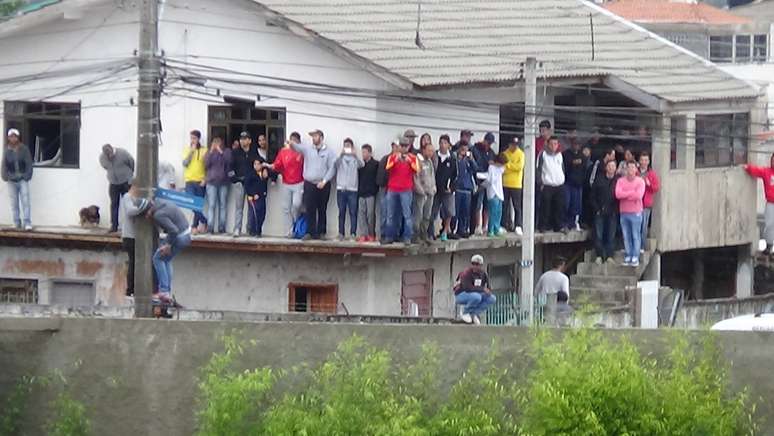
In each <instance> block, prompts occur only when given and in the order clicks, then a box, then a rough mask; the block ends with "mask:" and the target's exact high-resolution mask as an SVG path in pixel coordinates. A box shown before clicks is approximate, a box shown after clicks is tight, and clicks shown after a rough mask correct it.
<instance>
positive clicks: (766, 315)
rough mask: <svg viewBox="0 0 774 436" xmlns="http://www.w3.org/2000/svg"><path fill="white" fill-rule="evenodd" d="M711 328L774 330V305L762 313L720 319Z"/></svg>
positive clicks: (721, 329)
mask: <svg viewBox="0 0 774 436" xmlns="http://www.w3.org/2000/svg"><path fill="white" fill-rule="evenodd" d="M710 330H718V331H738V332H774V305H770V306H769V307H767V308H766V310H764V311H763V312H761V313H756V314H755V315H742V316H737V317H734V318H731V319H726V320H723V321H720V322H719V323H717V324H715V325H713V326H712V328H711V329H710Z"/></svg>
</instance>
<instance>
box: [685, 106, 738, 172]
mask: <svg viewBox="0 0 774 436" xmlns="http://www.w3.org/2000/svg"><path fill="white" fill-rule="evenodd" d="M749 128H750V116H749V114H747V113H735V114H720V115H696V168H707V167H721V166H731V165H741V164H744V163H747V139H748V134H749Z"/></svg>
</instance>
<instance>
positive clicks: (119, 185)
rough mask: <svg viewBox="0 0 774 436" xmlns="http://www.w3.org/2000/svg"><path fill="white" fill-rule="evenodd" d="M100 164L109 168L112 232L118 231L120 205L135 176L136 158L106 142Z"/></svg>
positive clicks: (106, 168) (100, 156)
mask: <svg viewBox="0 0 774 436" xmlns="http://www.w3.org/2000/svg"><path fill="white" fill-rule="evenodd" d="M99 164H100V165H102V168H104V169H105V170H107V178H108V182H109V183H110V189H109V190H108V195H109V196H110V232H111V233H112V232H117V231H118V205H119V201H120V200H121V196H122V195H124V194H126V193H127V192H128V191H129V182H130V181H131V180H132V178H134V158H133V157H132V155H131V154H129V152H128V151H126V150H124V149H123V148H118V147H113V146H112V145H110V144H105V145H103V146H102V154H100V155H99Z"/></svg>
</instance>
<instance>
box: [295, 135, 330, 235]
mask: <svg viewBox="0 0 774 436" xmlns="http://www.w3.org/2000/svg"><path fill="white" fill-rule="evenodd" d="M309 136H311V137H312V144H307V143H303V142H299V143H295V142H291V144H290V145H291V147H293V149H294V150H296V151H297V152H299V153H301V154H302V155H303V156H304V171H303V176H304V193H303V194H302V202H303V204H304V208H305V209H306V212H305V213H306V225H307V230H306V232H307V233H306V235H304V240H309V239H322V238H323V237H324V236H325V234H326V233H327V215H328V198H329V197H330V195H331V180H333V177H334V176H335V175H336V153H334V151H333V150H332V149H330V148H329V147H328V146H327V145H325V143H324V142H323V141H324V139H325V134H324V133H323V132H322V130H320V129H316V130H312V131H311V132H309Z"/></svg>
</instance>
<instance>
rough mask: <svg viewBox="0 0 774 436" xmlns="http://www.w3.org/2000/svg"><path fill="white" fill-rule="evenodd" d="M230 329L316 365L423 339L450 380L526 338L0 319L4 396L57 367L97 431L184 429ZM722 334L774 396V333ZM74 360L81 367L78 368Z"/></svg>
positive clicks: (469, 330) (657, 342) (35, 428)
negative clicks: (343, 352)
mask: <svg viewBox="0 0 774 436" xmlns="http://www.w3.org/2000/svg"><path fill="white" fill-rule="evenodd" d="M232 329H238V330H241V331H242V332H243V336H244V337H245V338H246V339H248V340H249V339H254V340H255V341H256V345H255V347H247V349H246V354H245V356H244V362H245V363H246V364H247V365H250V366H251V367H258V366H263V365H270V366H273V367H281V368H289V367H291V366H294V365H296V364H300V363H302V362H307V363H310V364H315V363H317V362H320V361H322V360H323V359H324V358H325V356H326V355H327V354H328V353H330V352H331V351H332V350H333V349H334V348H335V347H336V345H337V344H338V343H339V342H341V341H342V340H344V339H346V338H348V337H350V336H351V335H352V334H358V335H361V336H364V337H365V338H367V340H369V341H370V342H371V343H372V344H374V345H377V346H380V347H384V348H387V349H390V350H392V351H393V355H394V356H395V357H396V358H399V359H402V358H412V357H414V356H416V355H418V353H419V350H420V347H421V345H422V344H423V343H425V342H426V341H433V342H435V343H437V344H438V345H439V347H440V351H441V356H442V358H443V359H444V362H443V367H444V368H445V369H446V370H445V371H444V374H442V375H441V376H442V377H443V378H445V380H444V382H445V383H451V382H452V381H453V378H454V377H456V375H457V374H459V373H461V371H462V370H463V369H464V368H465V367H467V365H468V364H469V362H470V361H471V360H472V359H476V358H479V356H481V355H482V354H483V353H484V352H485V351H486V350H488V349H489V346H490V344H491V341H492V339H493V338H497V339H498V340H499V341H500V343H501V346H500V349H501V351H502V359H503V361H508V362H514V364H515V366H516V370H515V373H516V374H519V373H520V372H521V371H523V370H525V369H526V367H527V364H528V361H527V358H526V357H525V349H526V347H527V345H528V343H529V341H530V334H529V331H528V330H526V329H519V328H487V327H480V328H476V327H467V326H409V325H356V324H312V323H252V324H251V323H222V322H182V321H180V322H169V321H150V320H98V319H0V368H2V371H0V393H3V392H8V390H9V389H10V388H11V387H12V386H13V384H14V383H15V382H16V381H17V380H18V378H19V377H20V376H22V375H24V374H45V373H47V372H49V371H51V370H53V369H57V368H58V369H63V370H64V372H65V376H66V377H67V378H68V380H69V382H70V383H71V385H72V390H73V393H74V396H75V397H76V398H77V399H78V400H80V401H83V402H84V403H85V404H86V406H87V408H88V410H89V414H90V417H91V419H92V421H93V427H94V433H95V434H100V435H102V434H110V435H115V436H120V435H131V436H134V435H161V434H163V435H190V434H192V432H193V431H194V415H193V414H194V407H195V406H194V404H195V402H194V398H195V392H196V388H195V376H196V374H197V371H198V368H199V367H201V365H202V364H203V363H204V362H206V360H207V359H208V358H209V357H210V355H211V353H212V352H215V351H219V350H220V349H221V346H220V343H219V341H218V337H219V336H221V335H222V334H223V333H224V332H227V331H230V330H232ZM610 334H613V335H617V334H621V333H620V332H611V333H610ZM626 334H630V335H631V336H632V337H633V340H634V341H635V342H636V343H637V344H639V345H640V347H641V349H642V351H643V352H655V353H656V354H662V353H663V352H664V351H665V350H664V348H665V346H664V345H665V340H666V338H667V336H668V333H665V332H664V331H644V330H641V331H627V332H626ZM719 338H720V341H721V345H722V348H723V350H724V353H725V355H726V357H727V358H728V359H729V360H730V361H731V362H732V363H733V368H732V373H731V382H732V385H733V387H734V388H736V389H740V388H742V387H743V386H749V387H750V389H751V392H752V394H753V396H754V397H755V398H767V399H770V398H774V378H772V377H771V370H770V363H771V362H772V361H773V359H774V347H772V344H774V335H772V334H771V333H724V334H721V335H719ZM77 361H80V362H81V363H80V365H79V366H77V367H76V366H75V365H74V363H75V362H77ZM33 400H34V401H37V403H38V404H39V403H40V401H41V399H40V398H37V400H36V399H35V398H34V397H33ZM38 404H35V406H37V405H38ZM42 413H43V412H42V411H41V410H40V408H39V407H34V406H33V407H28V408H27V411H26V414H25V416H24V423H25V426H26V427H25V430H26V433H25V434H39V426H40V423H41V422H42V421H43V417H42V416H41V414H42ZM758 413H759V414H760V416H761V417H770V416H774V404H772V403H771V402H770V401H762V400H759V401H758ZM762 430H763V431H762V434H774V431H772V430H771V429H770V428H769V427H767V426H766V425H765V423H764V426H763V427H762Z"/></svg>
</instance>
